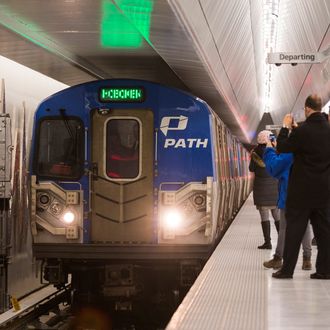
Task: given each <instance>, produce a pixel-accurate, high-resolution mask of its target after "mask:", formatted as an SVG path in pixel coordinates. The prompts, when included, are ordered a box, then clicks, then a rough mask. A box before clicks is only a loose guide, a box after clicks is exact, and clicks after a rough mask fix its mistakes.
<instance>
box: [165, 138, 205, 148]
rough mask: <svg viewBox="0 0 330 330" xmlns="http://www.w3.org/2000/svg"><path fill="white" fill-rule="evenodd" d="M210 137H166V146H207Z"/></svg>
mask: <svg viewBox="0 0 330 330" xmlns="http://www.w3.org/2000/svg"><path fill="white" fill-rule="evenodd" d="M207 144H208V139H177V140H176V139H165V143H164V148H207Z"/></svg>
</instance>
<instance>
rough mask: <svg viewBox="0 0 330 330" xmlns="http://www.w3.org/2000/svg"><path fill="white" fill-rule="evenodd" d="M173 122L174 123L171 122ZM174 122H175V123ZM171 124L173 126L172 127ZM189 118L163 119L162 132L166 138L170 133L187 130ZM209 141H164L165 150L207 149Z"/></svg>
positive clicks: (196, 139) (193, 139) (194, 139)
mask: <svg viewBox="0 0 330 330" xmlns="http://www.w3.org/2000/svg"><path fill="white" fill-rule="evenodd" d="M171 121H172V122H171ZM173 121H174V122H173ZM171 124H172V125H173V126H171ZM187 125H188V117H185V116H178V117H163V119H162V121H161V123H160V130H161V131H162V132H163V134H164V135H165V136H167V132H168V131H183V130H185V129H186V128H187ZM207 145H208V139H201V138H189V139H182V138H181V139H169V138H166V139H165V141H164V148H165V149H167V148H174V149H178V148H184V149H185V148H207Z"/></svg>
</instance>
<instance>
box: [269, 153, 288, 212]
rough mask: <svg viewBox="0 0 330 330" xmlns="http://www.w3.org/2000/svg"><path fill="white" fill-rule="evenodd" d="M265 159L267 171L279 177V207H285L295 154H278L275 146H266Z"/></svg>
mask: <svg viewBox="0 0 330 330" xmlns="http://www.w3.org/2000/svg"><path fill="white" fill-rule="evenodd" d="M263 160H264V163H265V165H266V170H267V172H268V173H269V174H270V175H271V176H273V177H274V178H276V179H278V182H279V196H278V202H277V207H278V208H279V209H284V208H285V202H286V197H287V191H288V182H289V173H290V168H291V165H292V163H293V154H292V153H287V154H277V153H276V151H275V149H274V148H266V149H265V152H264V156H263Z"/></svg>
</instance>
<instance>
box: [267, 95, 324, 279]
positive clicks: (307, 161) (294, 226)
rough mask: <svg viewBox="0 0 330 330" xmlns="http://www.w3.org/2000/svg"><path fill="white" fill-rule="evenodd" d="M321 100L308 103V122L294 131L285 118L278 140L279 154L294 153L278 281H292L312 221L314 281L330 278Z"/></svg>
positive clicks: (310, 99) (311, 98) (314, 97)
mask: <svg viewBox="0 0 330 330" xmlns="http://www.w3.org/2000/svg"><path fill="white" fill-rule="evenodd" d="M321 109H322V100H321V98H320V97H319V96H318V95H316V94H314V95H310V96H308V97H307V99H306V101H305V116H306V121H305V122H304V123H303V124H302V125H301V126H299V127H297V128H294V129H293V130H292V132H291V134H290V135H289V130H290V129H292V124H293V119H292V116H291V115H286V116H285V117H284V120H283V128H282V129H281V130H280V133H279V136H278V138H277V150H278V151H279V152H284V153H286V152H292V153H293V154H294V162H293V166H292V168H291V173H290V177H289V186H288V197H287V201H286V219H287V228H286V237H285V247H284V254H283V259H284V260H283V267H282V268H281V269H280V270H279V271H277V272H276V273H273V277H275V278H292V275H293V272H294V269H295V266H296V263H297V259H298V255H299V247H300V243H301V240H302V237H303V235H304V233H305V230H306V226H307V223H308V219H310V220H311V224H312V226H313V230H314V235H315V238H316V241H317V245H318V255H317V259H316V273H314V274H311V276H310V277H311V278H313V279H330V125H329V123H328V122H327V120H326V118H325V116H324V115H323V114H322V113H321Z"/></svg>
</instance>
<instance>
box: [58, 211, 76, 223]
mask: <svg viewBox="0 0 330 330" xmlns="http://www.w3.org/2000/svg"><path fill="white" fill-rule="evenodd" d="M75 218H76V216H75V214H74V213H73V212H72V211H65V212H64V213H63V215H62V217H61V220H62V221H63V222H65V223H67V224H70V223H72V222H73V221H74V220H75Z"/></svg>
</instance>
